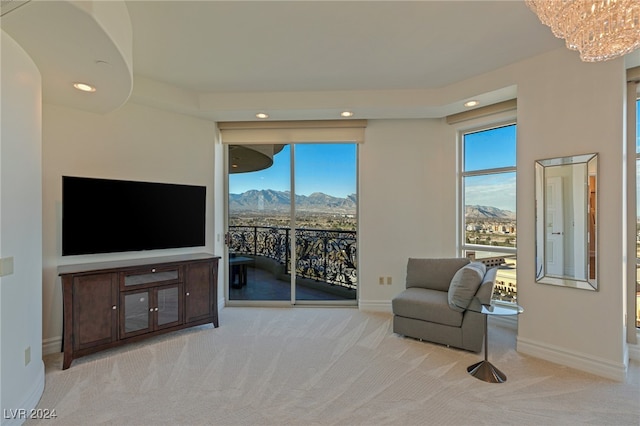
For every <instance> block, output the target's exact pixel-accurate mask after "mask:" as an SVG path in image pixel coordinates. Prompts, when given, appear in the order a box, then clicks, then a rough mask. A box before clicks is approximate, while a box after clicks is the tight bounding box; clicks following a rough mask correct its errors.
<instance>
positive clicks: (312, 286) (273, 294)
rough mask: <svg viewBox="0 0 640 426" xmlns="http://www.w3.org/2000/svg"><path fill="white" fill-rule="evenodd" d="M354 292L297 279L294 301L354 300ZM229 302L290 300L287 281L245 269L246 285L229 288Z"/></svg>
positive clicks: (269, 274) (269, 273)
mask: <svg viewBox="0 0 640 426" xmlns="http://www.w3.org/2000/svg"><path fill="white" fill-rule="evenodd" d="M355 299H356V291H355V290H349V289H346V288H342V287H340V286H335V285H333V286H332V285H330V284H327V283H324V282H316V281H313V280H307V279H299V280H298V285H297V286H296V300H301V301H302V300H304V301H314V300H323V301H327V300H355ZM229 300H270V301H273V300H282V301H289V300H291V285H290V283H289V281H288V280H286V281H285V280H281V279H278V278H277V277H276V276H275V275H274V274H273V273H271V272H269V271H265V270H263V269H259V268H255V267H253V266H248V267H247V285H245V286H243V287H241V288H235V287H233V286H229Z"/></svg>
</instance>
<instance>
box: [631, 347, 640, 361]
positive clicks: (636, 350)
mask: <svg viewBox="0 0 640 426" xmlns="http://www.w3.org/2000/svg"><path fill="white" fill-rule="evenodd" d="M629 359H631V360H634V361H640V344H638V343H636V344H634V345H629Z"/></svg>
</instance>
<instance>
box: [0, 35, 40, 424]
mask: <svg viewBox="0 0 640 426" xmlns="http://www.w3.org/2000/svg"><path fill="white" fill-rule="evenodd" d="M0 38H1V43H2V75H1V78H2V82H1V87H2V93H1V95H2V96H1V98H2V104H1V111H2V116H1V118H0V123H1V126H0V127H1V129H2V130H1V136H0V257H2V258H3V259H8V258H13V273H11V274H7V275H4V276H2V277H0V335H1V336H2V339H1V340H0V341H1V343H0V377H2V382H1V383H0V408H1V409H2V413H3V416H2V420H1V421H2V424H3V425H5V424H6V425H9V424H21V423H22V422H24V420H25V419H26V414H27V413H28V410H29V409H32V408H34V407H35V406H36V404H37V403H38V400H39V399H40V396H41V395H42V391H43V390H44V364H43V362H42V274H41V272H42V171H41V167H42V156H41V147H42V143H41V142H42V121H41V94H42V87H41V78H40V72H39V71H38V69H37V67H36V66H35V64H34V63H33V61H32V60H31V58H30V57H29V56H28V55H27V53H26V52H25V51H24V50H23V49H22V48H21V47H20V46H19V45H18V44H17V43H16V42H15V41H14V40H13V39H12V38H11V37H9V35H7V34H6V33H5V32H4V31H2V33H1V36H0ZM25 351H29V352H30V361H29V362H28V360H27V356H26V354H25ZM19 410H26V411H19Z"/></svg>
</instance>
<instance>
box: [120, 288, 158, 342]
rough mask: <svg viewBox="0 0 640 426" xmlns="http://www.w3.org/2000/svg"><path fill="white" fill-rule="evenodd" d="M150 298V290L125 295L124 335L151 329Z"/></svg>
mask: <svg viewBox="0 0 640 426" xmlns="http://www.w3.org/2000/svg"><path fill="white" fill-rule="evenodd" d="M150 296H151V294H150V292H149V290H146V291H140V292H128V293H126V294H125V295H124V309H123V311H122V312H123V317H124V318H123V319H124V321H123V322H124V329H123V330H122V331H124V334H129V333H135V332H139V331H141V330H148V329H150V326H151V323H150V321H149V318H150V303H149V302H150V300H149V299H150ZM136 334H139V333H136Z"/></svg>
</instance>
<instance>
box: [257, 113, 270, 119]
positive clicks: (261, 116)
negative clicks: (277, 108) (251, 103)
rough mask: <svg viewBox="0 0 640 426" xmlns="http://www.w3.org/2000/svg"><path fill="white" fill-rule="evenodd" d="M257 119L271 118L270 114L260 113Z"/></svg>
mask: <svg viewBox="0 0 640 426" xmlns="http://www.w3.org/2000/svg"><path fill="white" fill-rule="evenodd" d="M256 118H260V119H263V120H264V119H265V118H269V114H267V113H266V112H259V113H257V114H256Z"/></svg>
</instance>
